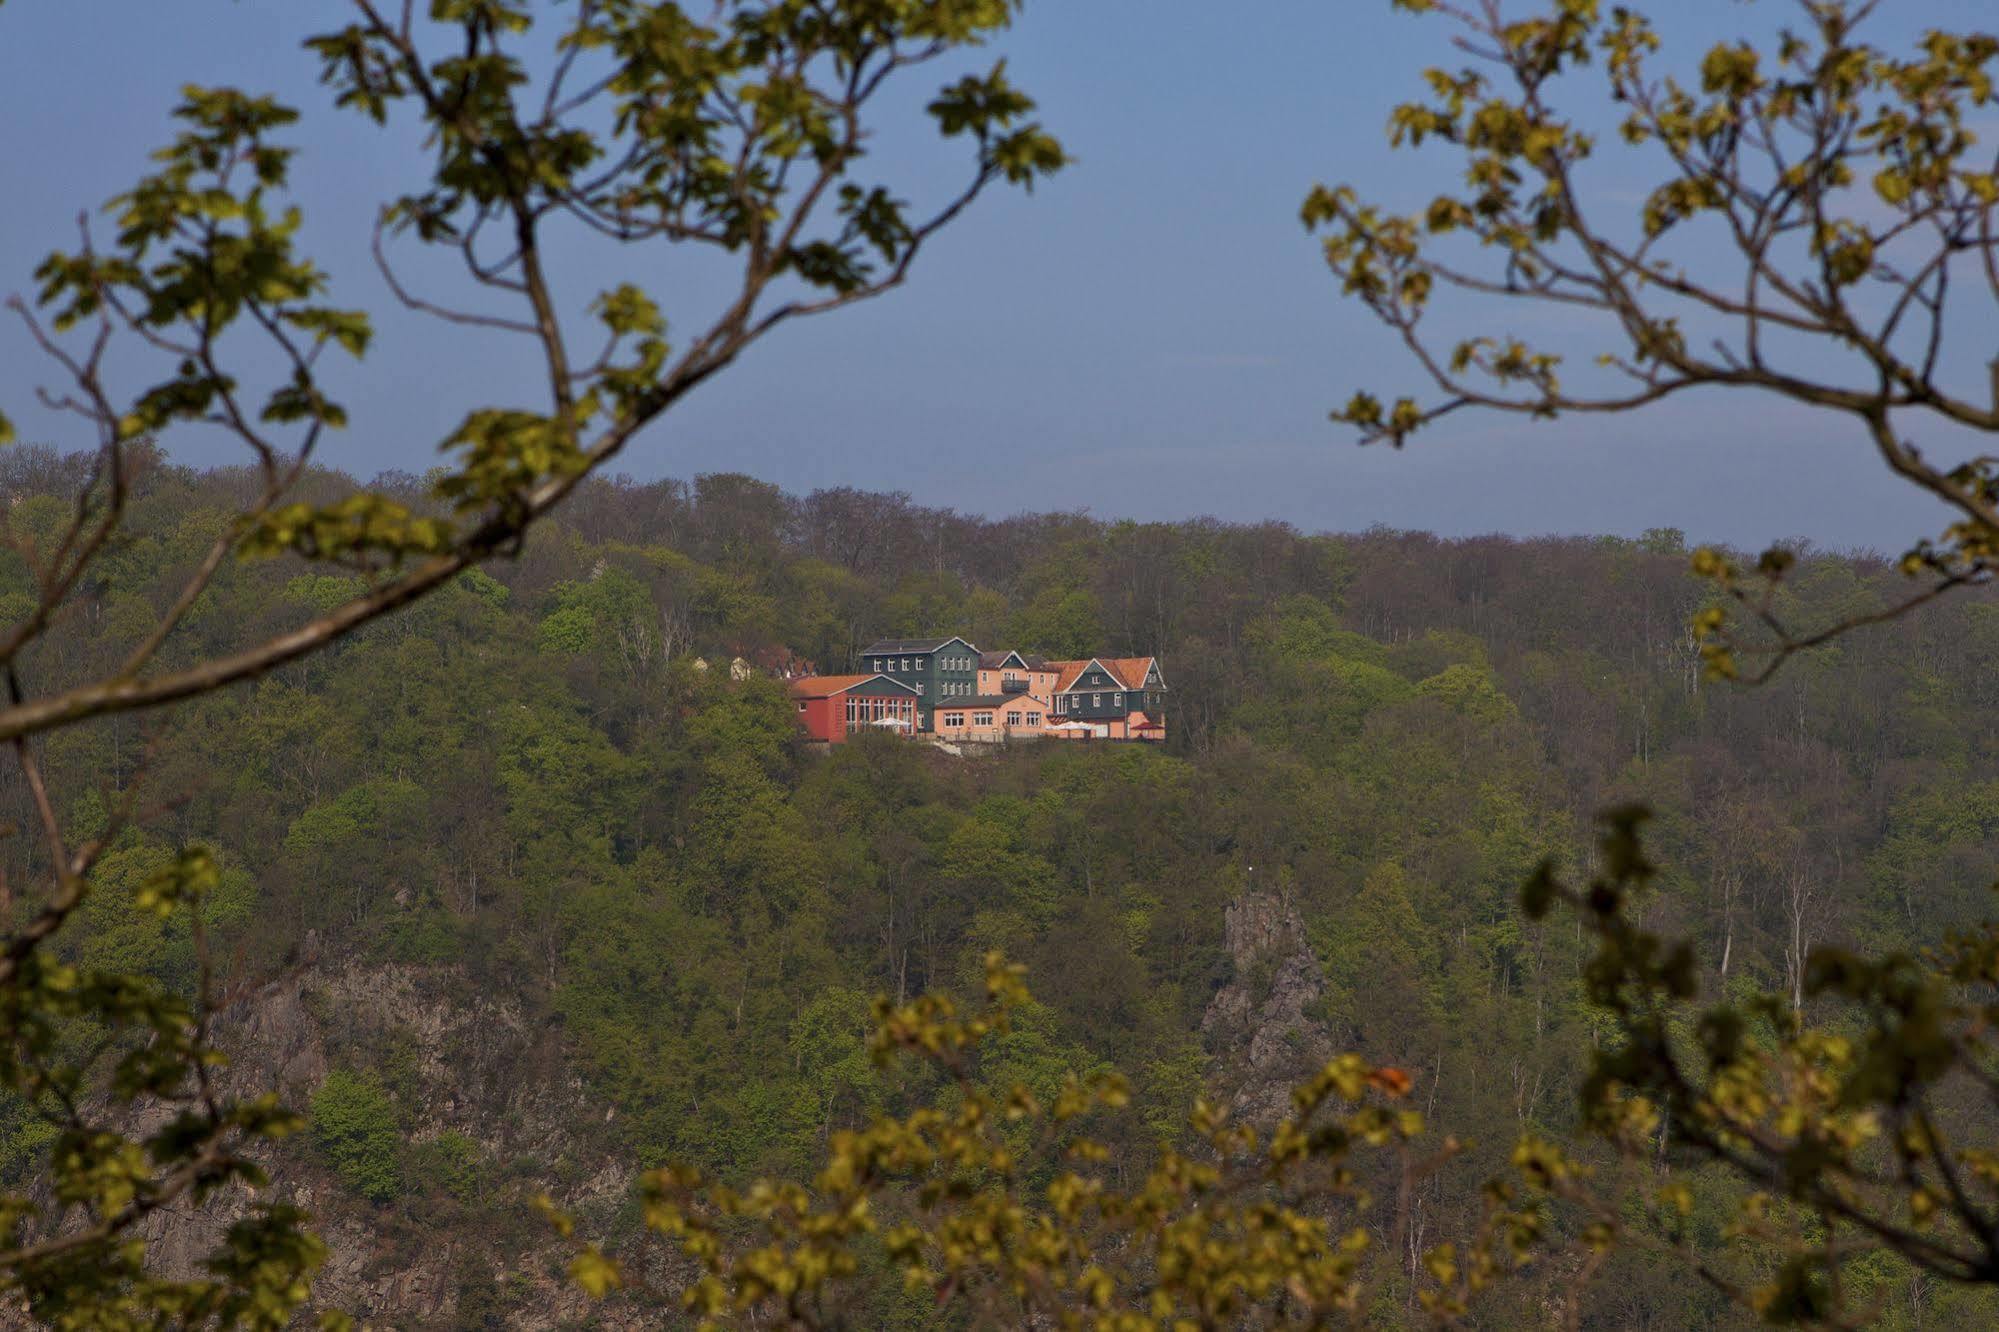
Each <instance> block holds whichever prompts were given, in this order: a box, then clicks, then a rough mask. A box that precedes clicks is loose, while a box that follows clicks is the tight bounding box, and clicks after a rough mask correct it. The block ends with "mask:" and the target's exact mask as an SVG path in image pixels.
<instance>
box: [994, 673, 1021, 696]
mask: <svg viewBox="0 0 1999 1332" xmlns="http://www.w3.org/2000/svg"><path fill="white" fill-rule="evenodd" d="M1000 692H1001V693H1002V694H1024V693H1026V692H1027V681H1026V680H1025V679H1023V678H1022V677H1020V676H1018V675H1003V676H1001V677H1000Z"/></svg>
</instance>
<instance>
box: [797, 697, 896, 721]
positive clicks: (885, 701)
mask: <svg viewBox="0 0 1999 1332" xmlns="http://www.w3.org/2000/svg"><path fill="white" fill-rule="evenodd" d="M798 710H799V711H800V712H803V711H805V705H804V704H803V703H800V704H799V705H798ZM915 714H916V702H915V700H913V699H907V698H865V697H863V698H849V699H848V700H847V720H848V721H850V722H857V721H875V720H878V719H879V718H882V717H900V718H902V719H903V720H905V721H907V720H908V719H909V718H911V717H913V716H914V715H915Z"/></svg>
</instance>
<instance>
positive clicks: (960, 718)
mask: <svg viewBox="0 0 1999 1332" xmlns="http://www.w3.org/2000/svg"><path fill="white" fill-rule="evenodd" d="M944 724H945V725H946V726H963V725H964V724H965V714H964V713H962V712H947V713H945V714H944Z"/></svg>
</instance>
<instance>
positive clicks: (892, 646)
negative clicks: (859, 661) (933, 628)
mask: <svg viewBox="0 0 1999 1332" xmlns="http://www.w3.org/2000/svg"><path fill="white" fill-rule="evenodd" d="M946 643H965V640H964V639H962V638H957V637H951V638H884V639H882V640H881V641H880V642H876V643H870V644H868V645H867V646H866V647H864V648H862V649H861V655H862V656H863V657H866V656H871V655H873V654H874V653H877V652H879V653H881V654H883V655H884V656H886V655H887V654H889V653H891V652H935V651H936V650H937V649H938V648H941V647H943V646H944V645H945V644H946ZM965 646H966V647H971V646H972V645H971V644H970V643H965ZM975 650H976V649H975Z"/></svg>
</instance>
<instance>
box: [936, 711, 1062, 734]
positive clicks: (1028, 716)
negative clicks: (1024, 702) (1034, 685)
mask: <svg viewBox="0 0 1999 1332" xmlns="http://www.w3.org/2000/svg"><path fill="white" fill-rule="evenodd" d="M971 716H972V725H974V726H991V725H992V724H993V714H992V713H990V712H974V713H973V714H971ZM964 724H965V714H964V713H962V712H947V713H945V714H944V716H943V720H942V722H941V723H940V725H941V726H942V728H943V729H945V730H956V729H958V728H959V727H962V726H963V725H964ZM1006 724H1007V725H1008V726H1024V727H1035V726H1039V725H1041V714H1040V713H1039V712H1009V713H1007V714H1006Z"/></svg>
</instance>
